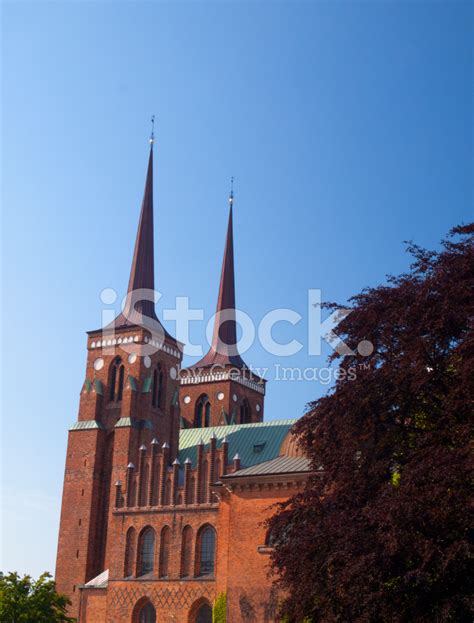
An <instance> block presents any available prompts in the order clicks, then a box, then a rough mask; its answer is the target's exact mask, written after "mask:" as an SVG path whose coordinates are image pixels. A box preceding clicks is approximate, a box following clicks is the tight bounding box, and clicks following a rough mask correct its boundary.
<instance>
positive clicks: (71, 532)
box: [56, 134, 182, 617]
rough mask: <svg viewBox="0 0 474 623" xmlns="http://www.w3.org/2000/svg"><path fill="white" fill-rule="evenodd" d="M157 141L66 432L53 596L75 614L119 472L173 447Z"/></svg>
mask: <svg viewBox="0 0 474 623" xmlns="http://www.w3.org/2000/svg"><path fill="white" fill-rule="evenodd" d="M153 143H154V138H153V134H152V137H151V139H150V153H149V159H148V169H147V175H146V183H145V192H144V196H143V201H142V206H141V212H140V220H139V224H138V231H137V236H136V241H135V249H134V253H133V260H132V266H131V270H130V278H129V283H128V290H127V297H126V302H125V305H124V308H123V311H122V312H121V313H120V314H119V315H118V316H117V318H115V320H114V321H113V322H112V323H110V324H109V325H107V326H106V327H104V328H102V329H97V330H94V331H89V332H88V337H87V362H86V372H85V378H84V381H83V384H82V389H81V394H80V402H79V413H78V419H77V422H75V424H73V426H72V427H71V428H70V429H69V438H68V446H67V456H66V468H65V474H64V488H63V498H62V509H61V521H60V528H59V543H58V554H57V564H56V582H57V586H58V590H59V591H60V592H63V593H65V594H67V595H68V596H69V597H70V599H71V601H72V607H71V615H72V616H76V617H77V616H78V595H79V591H78V586H79V585H81V584H84V583H85V582H88V581H89V580H90V579H92V578H93V577H95V576H96V575H98V574H99V573H101V572H102V571H104V570H105V569H107V568H108V550H109V547H110V545H108V543H107V527H108V523H109V516H110V512H111V508H112V506H113V503H114V500H113V495H114V493H113V491H114V488H115V484H116V480H117V479H118V478H119V477H120V475H121V474H122V473H123V466H124V465H128V464H129V463H133V464H135V465H138V462H139V448H140V446H142V444H146V445H147V446H148V445H149V444H150V442H151V441H152V439H157V440H158V441H159V443H160V445H161V444H168V445H169V447H170V452H169V457H170V461H172V460H173V459H174V458H175V457H176V456H177V453H178V442H179V417H180V414H179V397H178V395H179V380H178V378H179V366H180V363H181V359H182V348H181V346H182V345H181V344H180V343H179V342H177V340H176V339H175V338H173V337H172V336H171V335H169V334H168V332H167V331H166V330H165V329H164V327H163V326H162V325H161V323H160V321H159V320H158V318H157V316H156V312H155V305H154V298H153V292H154V287H155V280H154V241H153Z"/></svg>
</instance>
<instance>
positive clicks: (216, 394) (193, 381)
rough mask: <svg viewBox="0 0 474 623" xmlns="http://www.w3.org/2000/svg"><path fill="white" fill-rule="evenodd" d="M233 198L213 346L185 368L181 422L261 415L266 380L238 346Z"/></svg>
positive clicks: (245, 420) (244, 420)
mask: <svg viewBox="0 0 474 623" xmlns="http://www.w3.org/2000/svg"><path fill="white" fill-rule="evenodd" d="M233 203H234V194H233V192H231V193H230V197H229V204H230V209H229V222H228V226H227V238H226V242H225V248H224V258H223V260H222V271H221V278H220V285H219V296H218V298H217V308H216V315H215V321H214V332H213V337H212V343H211V347H210V349H209V352H208V353H207V354H206V355H205V356H204V357H203V358H202V359H201V360H200V361H198V363H196V364H194V365H193V366H191V367H189V368H188V369H187V370H184V371H183V373H182V378H181V392H180V403H181V425H182V427H195V428H201V427H206V426H219V425H228V424H245V423H251V422H261V421H262V420H263V402H264V396H265V381H264V380H263V379H261V378H260V377H258V376H257V375H256V374H255V373H253V372H252V371H251V370H249V368H248V366H247V365H246V364H245V362H244V361H243V359H242V357H241V356H240V354H239V352H238V350H237V322H236V307H235V280H234V239H233V223H232V220H233V219H232V208H233Z"/></svg>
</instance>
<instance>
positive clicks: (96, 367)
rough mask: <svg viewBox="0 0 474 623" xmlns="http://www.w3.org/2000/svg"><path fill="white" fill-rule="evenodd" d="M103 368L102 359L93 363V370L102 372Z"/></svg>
mask: <svg viewBox="0 0 474 623" xmlns="http://www.w3.org/2000/svg"><path fill="white" fill-rule="evenodd" d="M103 367H104V360H103V359H102V357H99V358H98V359H96V360H95V361H94V370H102V368H103Z"/></svg>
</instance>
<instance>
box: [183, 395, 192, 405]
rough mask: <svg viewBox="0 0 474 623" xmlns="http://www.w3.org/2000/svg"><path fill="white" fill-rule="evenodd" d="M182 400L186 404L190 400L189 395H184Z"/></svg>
mask: <svg viewBox="0 0 474 623" xmlns="http://www.w3.org/2000/svg"><path fill="white" fill-rule="evenodd" d="M183 402H184V404H185V405H188V404H189V403H190V402H191V396H185V397H184V398H183Z"/></svg>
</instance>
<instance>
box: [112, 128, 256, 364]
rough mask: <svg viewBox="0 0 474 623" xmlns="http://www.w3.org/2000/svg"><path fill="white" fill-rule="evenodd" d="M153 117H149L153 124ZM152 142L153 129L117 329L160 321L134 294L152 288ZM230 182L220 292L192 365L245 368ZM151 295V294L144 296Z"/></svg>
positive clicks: (152, 307)
mask: <svg viewBox="0 0 474 623" xmlns="http://www.w3.org/2000/svg"><path fill="white" fill-rule="evenodd" d="M153 122H154V117H153V118H152V124H153ZM153 144H154V132H153V129H152V133H151V137H150V155H149V158H148V169H147V174H146V181H145V192H144V195H143V201H142V207H141V212H140V220H139V223H138V231H137V237H136V240H135V249H134V252H133V259H132V267H131V270H130V278H129V282H128V289H127V301H126V304H125V307H124V311H123V312H122V313H121V314H119V315H118V316H117V318H116V319H115V321H114V325H115V327H116V328H119V327H123V326H132V325H136V324H139V325H146V324H147V322H146V321H147V318H149V319H152V320H153V321H155V322H159V321H158V318H157V316H156V312H155V304H154V302H153V301H152V300H146V299H142V298H141V296H134V293H136V292H137V291H139V290H149V291H154V289H155V270H154V242H153ZM233 181H234V178H232V186H231V192H230V195H229V221H228V225H227V237H226V242H225V248H224V258H223V260H222V270H221V278H220V284H219V295H218V299H217V308H216V317H215V321H214V332H213V338H212V344H211V348H210V349H209V352H208V353H207V355H205V357H203V359H201V361H199V362H198V363H197V364H195V365H194V366H192V367H193V368H198V367H199V368H204V367H208V366H212V365H215V364H218V365H222V366H225V365H232V366H236V367H239V368H241V367H244V366H245V364H244V362H243V360H242V358H241V357H240V355H239V353H238V352H237V350H236V346H235V344H236V342H237V325H236V311H235V280H234V238H233V219H232V216H233V215H232V208H233V203H234V190H233ZM147 298H151V297H147Z"/></svg>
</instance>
